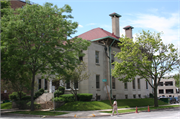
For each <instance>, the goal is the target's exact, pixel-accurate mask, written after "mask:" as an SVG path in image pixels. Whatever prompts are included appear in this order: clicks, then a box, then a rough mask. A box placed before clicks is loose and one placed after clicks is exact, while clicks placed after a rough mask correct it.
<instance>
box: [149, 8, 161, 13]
mask: <svg viewBox="0 0 180 119" xmlns="http://www.w3.org/2000/svg"><path fill="white" fill-rule="evenodd" d="M147 11H149V12H152V13H157V12H158V9H157V8H151V9H148V10H147Z"/></svg>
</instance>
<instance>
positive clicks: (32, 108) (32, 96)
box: [31, 72, 35, 111]
mask: <svg viewBox="0 0 180 119" xmlns="http://www.w3.org/2000/svg"><path fill="white" fill-rule="evenodd" d="M34 80H35V73H34V72H33V77H32V82H31V111H34Z"/></svg>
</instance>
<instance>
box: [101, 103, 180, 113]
mask: <svg viewBox="0 0 180 119" xmlns="http://www.w3.org/2000/svg"><path fill="white" fill-rule="evenodd" d="M173 107H179V105H170V106H159V107H149V108H150V111H151V110H156V109H167V108H173ZM147 110H148V107H147V108H138V111H147ZM135 111H136V109H125V110H118V113H127V112H135ZM101 112H103V113H112V111H101ZM115 113H116V111H115Z"/></svg>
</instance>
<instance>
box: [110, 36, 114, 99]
mask: <svg viewBox="0 0 180 119" xmlns="http://www.w3.org/2000/svg"><path fill="white" fill-rule="evenodd" d="M114 41H115V39H114V40H113V42H112V43H111V45H110V46H109V74H110V97H111V98H112V84H111V82H112V81H111V46H112V44H113V43H114Z"/></svg>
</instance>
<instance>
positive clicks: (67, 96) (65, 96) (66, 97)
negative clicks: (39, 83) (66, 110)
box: [60, 94, 75, 102]
mask: <svg viewBox="0 0 180 119" xmlns="http://www.w3.org/2000/svg"><path fill="white" fill-rule="evenodd" d="M60 97H62V98H63V100H64V102H73V101H75V98H74V95H73V94H63V95H61V96H60Z"/></svg>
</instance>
